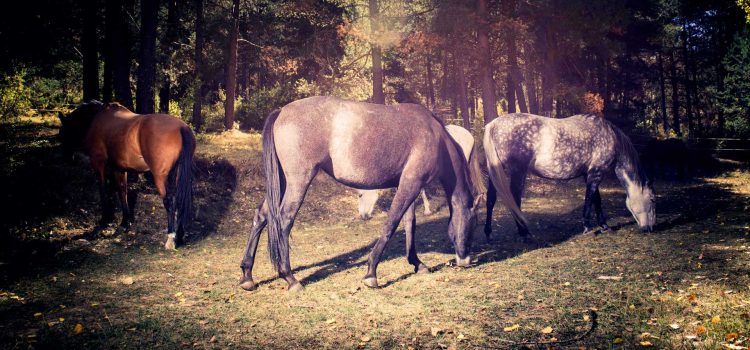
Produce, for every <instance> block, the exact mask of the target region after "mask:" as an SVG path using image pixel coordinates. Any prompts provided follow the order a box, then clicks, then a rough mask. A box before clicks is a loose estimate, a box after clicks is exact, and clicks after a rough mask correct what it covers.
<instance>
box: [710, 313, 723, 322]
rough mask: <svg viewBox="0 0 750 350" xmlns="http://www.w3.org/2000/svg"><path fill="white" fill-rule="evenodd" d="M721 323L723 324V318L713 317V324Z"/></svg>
mask: <svg viewBox="0 0 750 350" xmlns="http://www.w3.org/2000/svg"><path fill="white" fill-rule="evenodd" d="M719 322H721V317H719V316H718V315H716V316H714V317H711V323H719Z"/></svg>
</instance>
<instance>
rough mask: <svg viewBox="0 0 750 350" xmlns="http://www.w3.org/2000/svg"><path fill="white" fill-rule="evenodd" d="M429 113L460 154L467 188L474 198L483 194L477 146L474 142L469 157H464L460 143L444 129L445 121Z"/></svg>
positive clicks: (482, 180) (483, 183) (484, 189)
mask: <svg viewBox="0 0 750 350" xmlns="http://www.w3.org/2000/svg"><path fill="white" fill-rule="evenodd" d="M430 115H431V116H432V118H434V119H435V120H436V121H437V122H438V123H440V127H441V128H442V129H443V130H444V131H445V135H447V137H448V140H449V141H450V142H451V144H453V148H454V149H455V150H456V152H458V154H459V155H460V156H461V159H463V161H464V162H465V164H466V167H465V168H464V177H465V178H466V182H468V183H469V188H470V189H471V192H472V195H473V196H474V198H475V199H476V198H477V197H479V196H482V195H484V193H485V191H486V184H485V182H484V174H483V173H482V167H481V165H479V163H478V160H477V159H476V157H478V156H479V155H478V154H477V153H478V148H477V147H476V144H475V145H474V147H472V150H471V152H470V154H469V159H464V151H463V149H462V148H461V145H460V144H459V143H458V141H456V140H454V139H453V137H452V136H451V135H450V133H448V130H446V129H445V122H443V120H442V119H440V117H438V116H437V115H436V114H435V113H434V112H430Z"/></svg>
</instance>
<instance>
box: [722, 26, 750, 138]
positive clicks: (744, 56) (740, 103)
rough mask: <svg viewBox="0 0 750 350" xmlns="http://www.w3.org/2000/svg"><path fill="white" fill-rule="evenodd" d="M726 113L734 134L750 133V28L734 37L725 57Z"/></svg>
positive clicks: (743, 134)
mask: <svg viewBox="0 0 750 350" xmlns="http://www.w3.org/2000/svg"><path fill="white" fill-rule="evenodd" d="M723 63H724V66H725V67H726V70H727V75H726V77H725V78H724V84H725V89H726V90H725V94H724V106H723V108H724V113H725V118H726V128H727V131H729V132H730V133H732V134H735V135H738V136H739V135H742V136H748V135H750V29H748V28H745V30H744V31H742V32H741V33H738V34H737V35H735V37H734V41H733V42H732V47H731V48H730V49H729V52H728V53H727V55H726V56H725V57H724V62H723Z"/></svg>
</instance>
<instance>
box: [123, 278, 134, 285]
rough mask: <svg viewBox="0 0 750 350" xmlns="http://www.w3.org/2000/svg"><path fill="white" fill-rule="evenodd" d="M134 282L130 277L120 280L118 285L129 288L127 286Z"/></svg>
mask: <svg viewBox="0 0 750 350" xmlns="http://www.w3.org/2000/svg"><path fill="white" fill-rule="evenodd" d="M134 282H135V280H133V277H130V276H128V277H123V278H120V283H122V284H124V285H128V286H129V285H131V284H133V283H134Z"/></svg>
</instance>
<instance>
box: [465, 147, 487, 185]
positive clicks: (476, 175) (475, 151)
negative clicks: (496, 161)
mask: <svg viewBox="0 0 750 350" xmlns="http://www.w3.org/2000/svg"><path fill="white" fill-rule="evenodd" d="M468 161H469V178H471V186H472V190H473V191H474V197H476V198H480V197H484V196H485V195H486V194H487V185H486V184H485V182H484V175H483V171H482V166H481V163H480V162H479V148H478V147H477V144H476V143H474V146H473V147H472V148H471V153H469V159H468Z"/></svg>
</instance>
